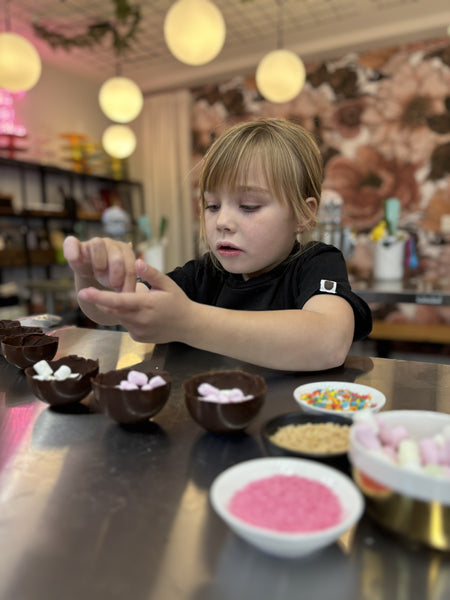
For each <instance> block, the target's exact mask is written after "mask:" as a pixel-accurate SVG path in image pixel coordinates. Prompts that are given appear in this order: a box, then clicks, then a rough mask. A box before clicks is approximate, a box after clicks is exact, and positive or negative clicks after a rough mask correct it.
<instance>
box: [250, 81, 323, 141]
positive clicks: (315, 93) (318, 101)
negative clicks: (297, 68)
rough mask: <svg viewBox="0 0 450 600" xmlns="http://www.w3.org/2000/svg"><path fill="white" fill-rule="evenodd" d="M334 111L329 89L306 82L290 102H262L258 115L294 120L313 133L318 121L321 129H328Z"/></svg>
mask: <svg viewBox="0 0 450 600" xmlns="http://www.w3.org/2000/svg"><path fill="white" fill-rule="evenodd" d="M334 110H335V108H334V105H333V98H332V95H331V92H330V91H329V88H326V87H325V86H321V87H319V88H314V87H312V86H311V85H310V84H309V83H308V82H306V83H305V85H304V87H303V89H302V91H301V92H300V94H299V95H298V96H297V97H296V98H294V99H293V100H291V101H290V102H284V103H283V104H274V103H273V102H266V101H265V102H263V103H262V104H261V109H260V111H259V114H260V116H261V117H279V118H285V119H295V120H296V121H297V122H298V123H300V124H301V125H302V126H303V127H304V128H305V129H307V130H308V131H312V132H314V130H315V129H316V128H317V122H318V120H319V121H320V123H321V129H329V127H330V126H331V120H332V117H333V113H334Z"/></svg>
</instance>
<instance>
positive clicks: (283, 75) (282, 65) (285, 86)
mask: <svg viewBox="0 0 450 600" xmlns="http://www.w3.org/2000/svg"><path fill="white" fill-rule="evenodd" d="M305 77H306V71H305V66H304V64H303V62H302V60H301V59H300V58H299V57H298V56H297V55H296V54H294V52H291V51H290V50H284V49H282V50H274V51H273V52H269V53H268V54H266V56H264V58H263V59H262V60H261V61H260V63H259V64H258V67H257V69H256V86H257V88H258V90H259V91H260V93H261V94H262V95H263V96H264V98H266V100H269V101H270V102H289V100H292V99H293V98H295V97H296V96H297V95H298V94H299V93H300V91H301V89H302V87H303V85H304V83H305Z"/></svg>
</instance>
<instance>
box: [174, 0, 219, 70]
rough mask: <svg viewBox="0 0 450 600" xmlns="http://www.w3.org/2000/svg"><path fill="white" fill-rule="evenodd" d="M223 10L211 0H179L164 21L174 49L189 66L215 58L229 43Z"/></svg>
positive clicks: (176, 55) (176, 54)
mask: <svg viewBox="0 0 450 600" xmlns="http://www.w3.org/2000/svg"><path fill="white" fill-rule="evenodd" d="M225 33H226V27H225V21H224V18H223V16H222V13H221V12H220V10H219V9H218V8H217V6H216V5H215V4H213V3H212V2H210V1H209V0H177V2H175V3H174V4H172V6H171V7H170V8H169V10H168V12H167V14H166V18H165V20H164V39H165V40H166V44H167V47H168V48H169V50H170V52H171V53H172V54H173V55H174V56H175V58H177V59H178V60H179V61H181V62H183V63H186V64H188V65H194V66H198V65H204V64H206V63H208V62H210V61H211V60H213V59H214V58H215V57H216V56H217V55H218V54H219V52H220V51H221V50H222V47H223V44H224V42H225Z"/></svg>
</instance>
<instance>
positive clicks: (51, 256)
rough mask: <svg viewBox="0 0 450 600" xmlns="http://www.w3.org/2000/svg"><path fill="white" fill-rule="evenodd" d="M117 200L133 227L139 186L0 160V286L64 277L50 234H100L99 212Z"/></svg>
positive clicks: (139, 210)
mask: <svg viewBox="0 0 450 600" xmlns="http://www.w3.org/2000/svg"><path fill="white" fill-rule="evenodd" d="M8 198H9V199H10V201H9V202H8ZM116 200H118V201H119V203H120V205H121V206H122V207H123V208H124V209H125V210H126V212H127V213H128V214H129V215H130V217H131V221H132V223H136V221H137V219H138V217H139V216H140V215H141V214H143V213H144V188H143V185H142V183H141V182H139V181H132V180H117V179H113V178H110V177H106V176H101V175H94V174H88V173H77V172H75V171H72V170H69V169H63V168H60V167H56V166H52V165H43V164H39V163H33V162H26V161H21V160H14V159H8V158H1V157H0V235H1V236H2V238H3V245H2V246H3V247H0V284H2V283H5V282H9V281H11V280H18V279H19V280H23V281H26V280H28V281H30V280H36V279H55V278H60V277H61V276H64V272H65V268H64V266H63V265H62V264H61V261H58V260H57V258H58V257H57V255H56V252H55V248H54V247H53V246H52V243H51V241H50V238H51V237H52V235H53V234H54V233H55V231H60V232H62V233H63V234H64V235H67V234H69V233H72V232H74V233H75V234H76V235H77V236H78V237H80V238H84V239H87V238H88V237H91V236H93V235H101V234H102V223H101V214H102V211H103V210H104V209H105V208H106V207H107V206H108V205H110V204H111V203H113V202H114V201H116ZM66 272H67V276H71V274H70V272H69V271H68V268H67V271H66ZM19 273H20V274H19Z"/></svg>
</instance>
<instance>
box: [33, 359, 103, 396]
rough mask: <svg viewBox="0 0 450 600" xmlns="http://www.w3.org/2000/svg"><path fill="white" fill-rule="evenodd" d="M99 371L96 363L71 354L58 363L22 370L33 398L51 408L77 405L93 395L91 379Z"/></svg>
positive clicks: (45, 363) (41, 363)
mask: <svg viewBox="0 0 450 600" xmlns="http://www.w3.org/2000/svg"><path fill="white" fill-rule="evenodd" d="M98 371H99V362H98V360H94V359H90V358H84V357H83V356H77V355H75V354H70V355H68V356H64V357H62V358H59V359H57V360H53V361H50V362H48V361H46V360H41V361H39V362H38V363H36V364H34V365H33V366H32V367H27V368H26V369H25V375H26V378H27V382H28V385H29V386H30V389H31V391H32V392H33V394H34V395H35V396H37V397H38V398H39V400H42V401H43V402H47V403H48V404H50V405H51V406H62V405H65V404H72V403H74V402H80V401H81V400H83V398H85V397H86V396H88V395H89V394H90V392H91V391H92V382H91V380H92V378H93V377H95V376H96V375H97V373H98Z"/></svg>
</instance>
